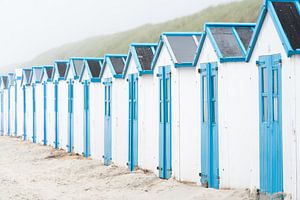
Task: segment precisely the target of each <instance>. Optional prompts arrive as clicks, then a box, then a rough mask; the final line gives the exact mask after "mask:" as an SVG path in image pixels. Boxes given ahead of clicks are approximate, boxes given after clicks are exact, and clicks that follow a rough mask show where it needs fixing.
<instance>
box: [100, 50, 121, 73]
mask: <svg viewBox="0 0 300 200" xmlns="http://www.w3.org/2000/svg"><path fill="white" fill-rule="evenodd" d="M113 57H115V58H116V57H117V58H120V57H121V58H123V59H125V63H124V69H123V73H122V74H117V73H116V72H115V69H114V67H113V64H112V62H111V60H110V58H113ZM126 59H127V54H106V55H105V61H104V62H105V64H107V65H108V67H109V69H110V72H111V73H112V75H113V77H114V78H124V77H125V65H126ZM105 64H104V67H105V66H106V65H105ZM103 72H104V69H103ZM102 75H103V74H102ZM102 75H101V77H102Z"/></svg>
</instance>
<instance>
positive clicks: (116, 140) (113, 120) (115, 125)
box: [101, 54, 128, 166]
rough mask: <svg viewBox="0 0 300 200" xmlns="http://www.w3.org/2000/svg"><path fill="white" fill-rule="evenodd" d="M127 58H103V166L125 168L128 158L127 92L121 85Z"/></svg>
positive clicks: (114, 56) (109, 56)
mask: <svg viewBox="0 0 300 200" xmlns="http://www.w3.org/2000/svg"><path fill="white" fill-rule="evenodd" d="M126 58H127V55H123V54H108V55H106V56H105V60H104V65H103V70H102V72H101V82H102V83H103V84H104V89H103V91H102V92H104V121H103V123H102V124H104V127H103V128H104V155H103V161H104V164H105V165H110V164H111V162H114V163H115V164H117V165H119V166H126V163H127V155H128V134H127V128H128V123H127V119H128V117H127V111H128V101H127V99H128V91H127V85H126V82H125V81H124V67H125V62H126Z"/></svg>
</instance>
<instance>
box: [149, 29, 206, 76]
mask: <svg viewBox="0 0 300 200" xmlns="http://www.w3.org/2000/svg"><path fill="white" fill-rule="evenodd" d="M163 36H201V38H200V41H199V44H200V42H201V41H202V38H203V36H204V33H202V32H164V33H162V34H161V35H160V39H159V42H158V46H157V50H156V52H155V54H154V58H153V61H152V64H151V69H152V71H153V69H154V67H155V65H156V63H157V60H158V58H159V55H160V52H161V49H162V47H163V45H164V44H165V41H164V37H163ZM197 49H198V48H197ZM167 50H168V52H169V54H170V56H171V60H172V61H173V63H174V66H175V68H179V67H194V62H195V59H193V62H186V63H176V62H174V58H173V57H172V54H171V51H172V50H171V49H169V48H168V46H167ZM195 56H197V50H196V52H195Z"/></svg>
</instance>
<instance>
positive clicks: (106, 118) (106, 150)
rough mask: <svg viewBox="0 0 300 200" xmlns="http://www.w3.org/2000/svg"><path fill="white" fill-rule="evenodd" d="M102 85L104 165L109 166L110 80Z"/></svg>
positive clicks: (110, 150) (106, 80)
mask: <svg viewBox="0 0 300 200" xmlns="http://www.w3.org/2000/svg"><path fill="white" fill-rule="evenodd" d="M103 84H104V109H105V110H104V155H103V160H104V165H110V164H111V160H112V132H111V100H112V99H111V97H112V79H111V78H106V79H105V80H104V82H103Z"/></svg>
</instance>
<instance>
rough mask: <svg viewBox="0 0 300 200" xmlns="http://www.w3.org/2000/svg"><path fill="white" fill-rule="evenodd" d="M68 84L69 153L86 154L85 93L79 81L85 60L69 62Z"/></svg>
mask: <svg viewBox="0 0 300 200" xmlns="http://www.w3.org/2000/svg"><path fill="white" fill-rule="evenodd" d="M69 63H70V67H69V70H68V71H67V83H68V141H69V142H68V152H74V153H78V154H83V155H87V154H85V153H84V93H83V90H84V89H83V85H82V83H81V82H80V81H79V78H80V75H81V74H82V71H83V68H84V58H80V57H73V58H70V60H69Z"/></svg>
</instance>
